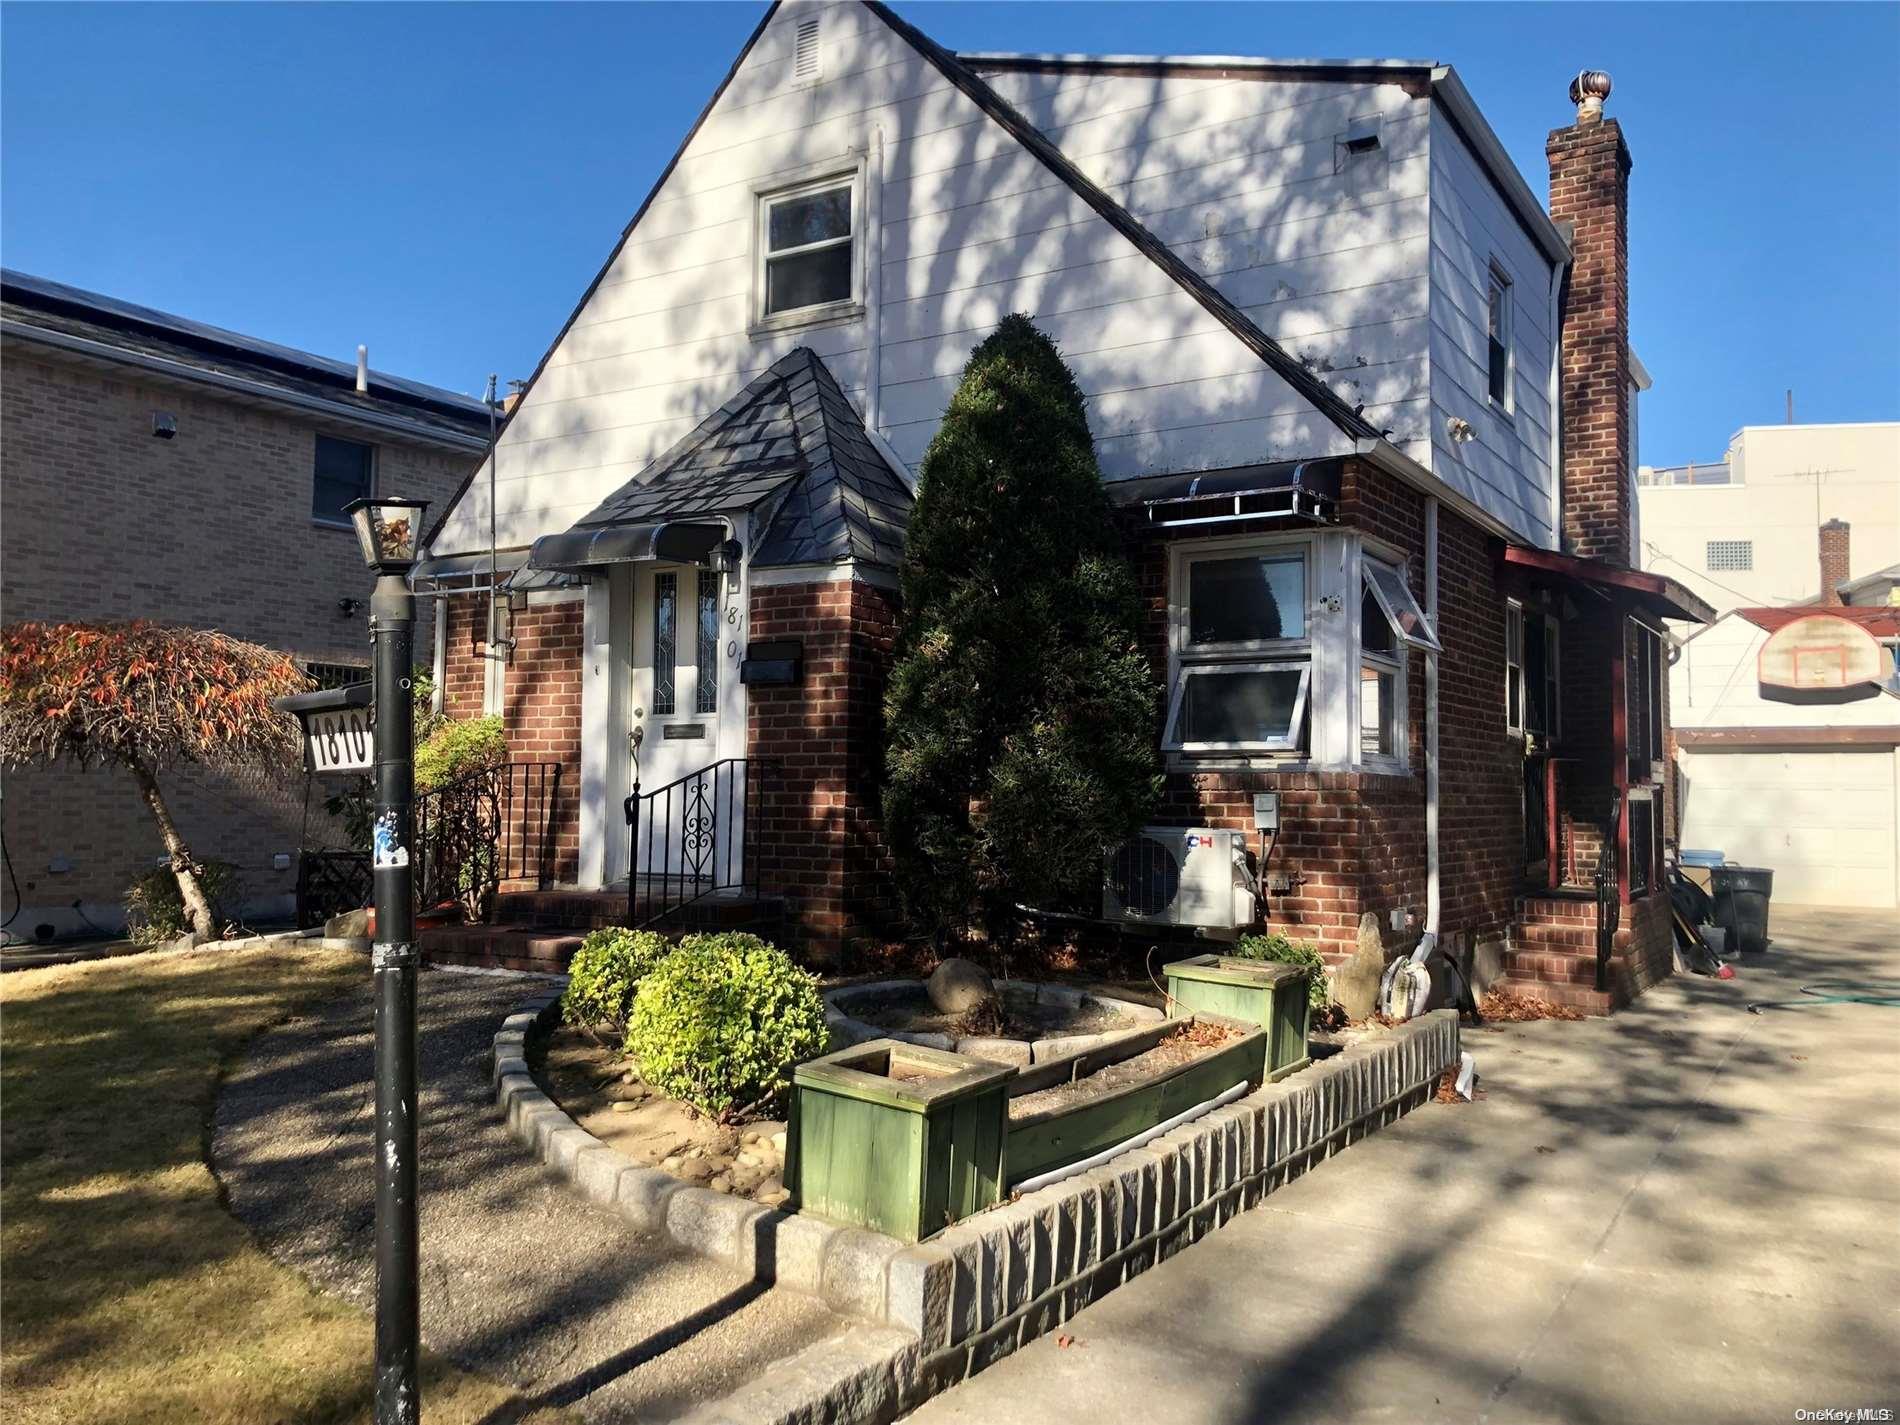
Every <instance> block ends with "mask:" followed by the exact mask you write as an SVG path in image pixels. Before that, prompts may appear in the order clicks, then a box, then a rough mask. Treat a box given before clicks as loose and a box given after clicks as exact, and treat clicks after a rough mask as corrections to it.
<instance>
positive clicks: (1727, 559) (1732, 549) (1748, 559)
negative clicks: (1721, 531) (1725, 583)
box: [1704, 539, 1755, 574]
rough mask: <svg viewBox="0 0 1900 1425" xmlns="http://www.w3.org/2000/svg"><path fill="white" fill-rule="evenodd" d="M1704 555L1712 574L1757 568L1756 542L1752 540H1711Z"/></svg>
mask: <svg viewBox="0 0 1900 1425" xmlns="http://www.w3.org/2000/svg"><path fill="white" fill-rule="evenodd" d="M1704 553H1705V559H1706V563H1707V566H1708V570H1709V572H1710V573H1711V574H1714V573H1719V572H1720V571H1722V570H1725V569H1726V570H1741V571H1746V570H1750V569H1753V568H1754V567H1755V541H1754V540H1752V539H1711V540H1710V541H1709V542H1708V548H1707V549H1706V551H1705V552H1704Z"/></svg>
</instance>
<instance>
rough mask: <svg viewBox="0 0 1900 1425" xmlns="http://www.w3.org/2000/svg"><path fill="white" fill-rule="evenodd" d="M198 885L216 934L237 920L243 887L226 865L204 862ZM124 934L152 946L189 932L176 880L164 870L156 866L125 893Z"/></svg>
mask: <svg viewBox="0 0 1900 1425" xmlns="http://www.w3.org/2000/svg"><path fill="white" fill-rule="evenodd" d="M198 885H199V887H200V888H201V889H202V890H203V891H204V893H205V900H206V901H207V902H209V903H210V906H211V923H212V925H214V926H215V927H217V928H218V929H219V930H222V929H223V928H224V927H225V926H227V925H229V924H230V923H231V922H232V921H233V920H235V919H236V918H237V910H238V906H239V905H240V904H241V903H242V901H243V899H244V883H243V881H242V880H241V879H240V878H239V875H238V868H237V867H236V866H233V865H232V864H231V863H230V862H229V861H204V862H201V863H199V866H198ZM125 928H126V933H127V934H129V935H130V936H131V937H132V939H134V940H136V941H137V942H138V943H139V944H141V945H156V944H158V943H159V942H160V941H163V940H170V939H171V938H172V937H174V936H177V935H183V934H184V933H185V932H186V931H187V930H189V929H191V922H190V921H189V920H188V919H187V918H186V916H185V905H184V902H183V900H181V899H180V898H179V894H178V877H177V876H175V875H173V874H172V872H171V868H170V867H168V866H158V867H155V868H153V869H152V870H150V871H147V872H146V873H145V874H144V875H142V876H140V877H139V878H138V879H137V880H136V881H134V882H133V883H132V885H131V887H130V888H129V889H128V890H127V891H126V893H125Z"/></svg>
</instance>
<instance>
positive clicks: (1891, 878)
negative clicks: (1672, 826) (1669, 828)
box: [1677, 734, 1900, 908]
mask: <svg viewBox="0 0 1900 1425" xmlns="http://www.w3.org/2000/svg"><path fill="white" fill-rule="evenodd" d="M1691 738H1692V734H1691V735H1685V736H1684V737H1683V741H1684V743H1685V744H1686V743H1688V742H1690V741H1691ZM1677 765H1678V769H1679V772H1680V775H1681V786H1680V796H1681V806H1682V834H1681V844H1682V845H1683V846H1684V847H1688V848H1692V849H1694V848H1702V847H1708V848H1718V849H1720V850H1721V851H1723V852H1725V853H1726V854H1727V855H1728V858H1729V859H1730V860H1731V861H1738V862H1741V863H1742V864H1744V865H1749V866H1768V867H1771V868H1773V870H1774V873H1775V899H1776V900H1777V901H1793V902H1799V903H1804V904H1811V905H1835V906H1868V907H1882V908H1890V907H1893V906H1895V905H1900V838H1897V837H1896V821H1897V820H1900V815H1897V813H1896V806H1897V805H1900V751H1897V750H1896V749H1895V747H1894V746H1892V745H1891V744H1889V745H1885V746H1882V745H1878V744H1875V745H1868V746H1857V747H1840V746H1833V747H1794V746H1790V747H1779V748H1761V747H1759V746H1757V747H1755V748H1751V749H1748V750H1744V749H1741V748H1733V749H1730V748H1719V747H1705V748H1697V749H1696V750H1694V751H1691V750H1689V748H1688V747H1687V746H1685V747H1684V749H1683V751H1682V752H1681V753H1680V754H1679V761H1678V764H1677Z"/></svg>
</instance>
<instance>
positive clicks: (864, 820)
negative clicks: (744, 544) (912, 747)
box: [746, 579, 897, 963]
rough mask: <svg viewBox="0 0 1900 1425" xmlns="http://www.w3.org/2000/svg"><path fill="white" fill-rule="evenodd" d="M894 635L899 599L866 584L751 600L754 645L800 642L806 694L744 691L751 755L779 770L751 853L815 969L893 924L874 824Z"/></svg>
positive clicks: (762, 590)
mask: <svg viewBox="0 0 1900 1425" xmlns="http://www.w3.org/2000/svg"><path fill="white" fill-rule="evenodd" d="M896 629H897V595H896V594H895V592H893V591H891V590H888V589H885V588H882V587H879V586H877V585H874V584H871V583H868V582H864V581H861V580H857V579H852V580H844V581H829V582H822V583H804V584H772V585H765V586H760V587H755V588H753V590H752V595H751V609H750V625H749V628H748V636H749V637H750V638H751V639H752V640H753V641H757V642H770V641H774V640H778V639H798V640H800V641H801V642H802V643H803V645H804V669H805V676H804V683H803V685H802V686H800V687H795V688H763V687H760V688H751V689H748V690H747V691H748V696H747V705H746V718H747V729H746V747H747V755H748V756H751V757H758V758H763V759H770V760H771V762H772V763H773V764H774V770H773V772H772V773H771V774H770V780H769V781H768V783H767V784H766V785H767V787H768V791H767V792H766V795H765V802H764V808H763V812H762V815H761V817H760V820H759V824H758V825H757V826H755V827H754V829H753V845H754V847H755V848H756V850H757V852H758V855H759V858H760V862H759V864H760V878H761V884H762V885H763V887H764V889H765V890H767V891H768V892H770V893H773V894H778V895H783V896H784V897H785V899H786V908H787V912H788V915H789V917H790V918H791V920H792V921H793V923H794V924H795V925H796V926H797V928H798V932H799V935H800V938H801V940H802V942H803V948H804V950H805V952H806V954H807V956H808V957H810V958H811V959H812V960H814V961H815V962H817V963H834V962H835V961H836V959H837V958H838V956H839V955H840V953H841V952H842V949H843V947H844V945H845V943H846V942H847V941H848V940H849V939H850V938H851V937H852V936H853V935H855V934H857V933H859V932H860V931H873V932H874V931H877V930H879V929H883V928H887V927H888V926H889V925H890V924H891V922H892V921H893V920H894V919H895V917H896V914H897V903H896V896H895V892H894V889H893V886H892V881H891V878H890V874H889V852H888V851H887V849H886V848H885V846H884V842H883V837H882V833H881V831H880V830H879V823H878V819H877V807H878V801H879V794H878V788H879V785H880V782H881V779H882V775H883V767H884V731H883V729H884V707H883V705H884V683H885V679H886V677H887V676H888V674H889V671H890V665H891V658H892V652H893V646H894V640H895V636H896Z"/></svg>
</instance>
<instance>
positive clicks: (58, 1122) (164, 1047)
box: [0, 950, 569, 1425]
mask: <svg viewBox="0 0 1900 1425" xmlns="http://www.w3.org/2000/svg"><path fill="white" fill-rule="evenodd" d="M368 973H369V967H368V965H367V964H366V963H365V962H364V960H363V959H362V958H361V957H360V956H354V955H350V954H346V953H342V952H327V953H326V952H321V951H302V950H226V951H217V950H213V951H200V952H196V953H189V954H176V953H173V954H150V955H137V956H132V957H128V958H125V959H115V960H102V961H96V962H93V963H90V964H81V965H64V966H59V967H56V968H51V969H44V970H22V971H16V972H14V973H12V974H9V975H7V976H5V977H4V978H0V1054H4V1068H3V1073H4V1078H3V1079H0V1165H3V1167H4V1177H5V1181H4V1186H3V1187H0V1292H3V1293H4V1294H3V1295H0V1331H3V1332H4V1356H3V1357H0V1395H4V1397H5V1402H6V1405H5V1411H4V1414H5V1416H6V1418H7V1420H8V1421H9V1422H11V1425H27V1422H39V1421H49V1422H50V1421H59V1422H76V1421H101V1422H104V1421H112V1422H120V1421H192V1422H201V1421H214V1422H215V1421H230V1422H240V1421H241V1422H244V1425H254V1422H276V1421H338V1420H359V1419H367V1418H368V1416H369V1414H370V1363H371V1351H372V1346H371V1332H370V1321H369V1318H368V1317H367V1316H365V1315H364V1314H363V1313H361V1312H359V1311H356V1310H355V1309H353V1308H351V1307H349V1306H346V1305H343V1304H342V1303H339V1302H335V1301H331V1300H328V1299H326V1298H323V1297H320V1296H318V1295H317V1294H316V1293H315V1292H314V1291H312V1290H311V1288H310V1287H309V1286H308V1285H307V1284H306V1283H305V1282H304V1280H303V1279H302V1278H301V1277H299V1276H297V1275H296V1274H295V1273H294V1272H291V1271H289V1270H288V1269H286V1268H284V1267H280V1266H278V1265H277V1264H276V1263H274V1262H273V1261H271V1260H270V1258H268V1257H266V1256H265V1255H264V1254H263V1253H262V1252H261V1251H260V1250H259V1249H258V1248H257V1246H256V1244H255V1243H254V1242H253V1241H252V1239H251V1237H250V1234H249V1233H248V1232H247V1231H246V1229H245V1228H244V1226H243V1225H242V1224H241V1223H239V1222H238V1221H237V1219H236V1218H234V1217H232V1216H231V1214H230V1213H229V1212H228V1211H226V1209H225V1207H224V1204H223V1202H222V1200H221V1198H220V1195H219V1189H218V1184H217V1181H216V1179H215V1178H214V1177H213V1176H212V1173H211V1170H210V1168H209V1167H208V1166H207V1161H206V1155H207V1147H208V1144H209V1138H210V1128H209V1124H210V1121H211V1111H212V1103H213V1099H214V1096H215V1094H216V1092H217V1083H218V1078H219V1074H220V1071H221V1068H222V1066H223V1065H224V1064H225V1063H226V1062H227V1061H228V1060H229V1059H230V1058H231V1057H232V1056H234V1055H236V1054H237V1052H238V1051H239V1050H240V1049H241V1048H242V1046H243V1045H244V1043H245V1041H246V1040H248V1039H249V1038H250V1037H251V1036H252V1035H253V1034H255V1033H256V1032H257V1031H258V1030H260V1029H262V1028H264V1027H265V1026H266V1025H269V1024H272V1023H274V1022H276V1021H278V1020H281V1019H283V1018H285V1017H287V1016H289V1015H292V1014H295V1013H297V1012H298V1011H299V1010H302V1009H305V1008H308V1007H309V1006H312V1005H314V1004H316V1003H318V1002H319V1001H321V1000H324V999H326V998H329V997H331V996H334V995H337V994H340V993H342V992H343V991H344V990H346V989H347V988H349V987H350V986H352V985H353V984H357V983H360V982H361V980H362V978H363V977H365V976H366V975H368ZM423 1402H424V1411H425V1416H426V1418H427V1419H428V1420H429V1421H430V1422H431V1425H447V1422H452V1421H453V1422H475V1421H482V1420H490V1421H495V1420H509V1421H514V1420H533V1421H536V1422H545V1421H554V1420H559V1419H567V1418H569V1417H567V1416H565V1415H557V1414H554V1413H551V1412H534V1413H523V1405H522V1401H521V1398H520V1397H519V1395H518V1394H517V1393H516V1392H514V1391H513V1390H511V1389H509V1388H507V1387H505V1386H502V1385H499V1384H497V1383H495V1382H492V1381H489V1380H486V1379H484V1378H481V1377H477V1376H471V1375H469V1374H466V1373H464V1372H462V1371H460V1370H457V1369H456V1368H455V1367H453V1366H451V1365H449V1364H448V1363H447V1362H445V1361H442V1360H440V1359H438V1358H433V1357H431V1358H429V1359H428V1360H427V1361H426V1363H425V1367H424V1375H423Z"/></svg>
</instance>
